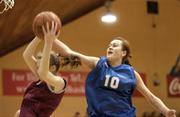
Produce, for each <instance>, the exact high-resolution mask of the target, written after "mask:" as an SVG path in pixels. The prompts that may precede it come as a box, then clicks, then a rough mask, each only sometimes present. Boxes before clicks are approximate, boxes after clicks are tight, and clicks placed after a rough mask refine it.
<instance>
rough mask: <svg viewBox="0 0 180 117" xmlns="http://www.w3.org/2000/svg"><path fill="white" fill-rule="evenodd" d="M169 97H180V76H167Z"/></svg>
mask: <svg viewBox="0 0 180 117" xmlns="http://www.w3.org/2000/svg"><path fill="white" fill-rule="evenodd" d="M167 85H168V86H167V91H168V97H180V77H173V76H170V75H168V76H167Z"/></svg>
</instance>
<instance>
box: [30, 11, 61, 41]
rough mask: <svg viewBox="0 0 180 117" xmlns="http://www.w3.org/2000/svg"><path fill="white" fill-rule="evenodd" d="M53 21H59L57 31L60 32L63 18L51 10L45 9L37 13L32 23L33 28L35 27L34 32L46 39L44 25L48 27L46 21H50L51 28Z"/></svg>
mask: <svg viewBox="0 0 180 117" xmlns="http://www.w3.org/2000/svg"><path fill="white" fill-rule="evenodd" d="M52 21H54V22H55V23H57V31H56V33H58V32H59V30H60V28H61V20H60V18H59V17H58V16H57V15H56V14H55V13H53V12H51V11H44V12H41V13H39V14H37V15H36V17H35V18H34V21H33V24H32V29H33V32H34V34H35V35H36V36H37V37H39V38H40V39H44V34H43V30H42V26H44V27H45V29H46V23H47V22H48V23H49V27H50V29H51V25H52Z"/></svg>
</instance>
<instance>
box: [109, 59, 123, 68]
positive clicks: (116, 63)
mask: <svg viewBox="0 0 180 117" xmlns="http://www.w3.org/2000/svg"><path fill="white" fill-rule="evenodd" d="M121 64H122V60H119V61H109V65H110V66H112V67H117V66H119V65H121Z"/></svg>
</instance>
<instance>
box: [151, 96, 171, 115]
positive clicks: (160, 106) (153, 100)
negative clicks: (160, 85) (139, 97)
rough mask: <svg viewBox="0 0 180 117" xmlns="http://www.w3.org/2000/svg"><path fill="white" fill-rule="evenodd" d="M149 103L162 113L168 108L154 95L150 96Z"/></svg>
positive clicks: (164, 113)
mask: <svg viewBox="0 0 180 117" xmlns="http://www.w3.org/2000/svg"><path fill="white" fill-rule="evenodd" d="M150 97H151V98H150V99H149V101H150V103H151V104H152V105H153V106H154V107H155V108H157V109H158V110H159V111H160V112H161V113H162V114H163V115H166V113H167V111H168V110H169V108H168V107H167V106H166V105H165V104H164V103H163V102H162V101H161V100H160V99H159V98H158V97H156V96H154V95H153V96H150Z"/></svg>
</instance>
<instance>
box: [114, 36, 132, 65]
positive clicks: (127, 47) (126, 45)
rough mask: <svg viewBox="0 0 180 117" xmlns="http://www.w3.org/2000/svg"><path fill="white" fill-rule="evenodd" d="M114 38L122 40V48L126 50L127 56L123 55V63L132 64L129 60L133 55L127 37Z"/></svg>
mask: <svg viewBox="0 0 180 117" xmlns="http://www.w3.org/2000/svg"><path fill="white" fill-rule="evenodd" d="M114 39H117V40H120V41H122V50H123V51H126V56H124V57H123V59H122V63H123V64H128V65H131V64H130V62H129V58H131V57H132V56H131V50H130V44H129V42H128V41H127V40H126V39H124V38H122V37H116V38H114Z"/></svg>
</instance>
